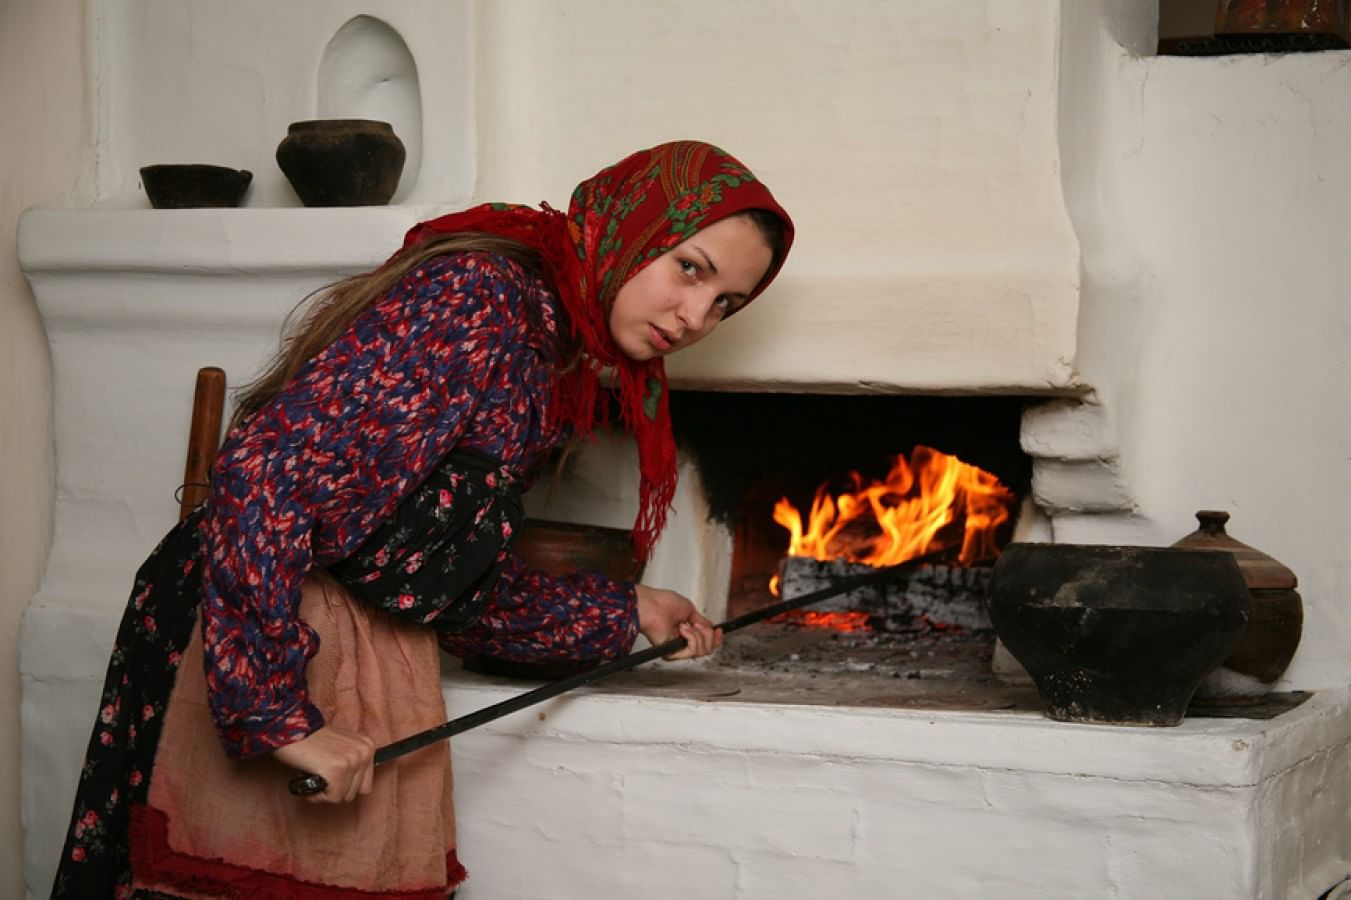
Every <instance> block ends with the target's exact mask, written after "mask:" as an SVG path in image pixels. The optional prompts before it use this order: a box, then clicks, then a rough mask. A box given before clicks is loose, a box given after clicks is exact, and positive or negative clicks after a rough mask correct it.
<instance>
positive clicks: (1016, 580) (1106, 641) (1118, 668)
mask: <svg viewBox="0 0 1351 900" xmlns="http://www.w3.org/2000/svg"><path fill="white" fill-rule="evenodd" d="M1248 610H1249V598H1248V589H1247V587H1246V586H1245V585H1244V582H1243V575H1242V573H1241V572H1240V571H1239V568H1238V564H1237V563H1236V562H1235V561H1234V558H1233V556H1232V554H1229V553H1223V552H1218V551H1212V550H1183V549H1174V548H1165V547H1106V546H1085V545H1078V544H1010V545H1009V546H1008V547H1006V548H1005V549H1004V552H1003V553H1002V554H1001V555H1000V557H999V562H998V563H996V564H995V569H994V578H993V582H992V584H991V596H990V618H991V620H992V621H993V622H994V627H995V632H996V634H998V635H999V637H1000V639H1002V640H1003V642H1004V644H1005V646H1006V647H1008V649H1009V652H1010V653H1012V654H1013V655H1014V657H1015V658H1017V660H1018V661H1019V662H1020V663H1022V664H1023V666H1024V667H1025V668H1026V669H1027V671H1028V673H1029V674H1031V676H1032V680H1033V681H1034V682H1035V683H1036V685H1037V691H1038V693H1040V694H1041V698H1042V700H1043V702H1045V704H1046V714H1047V716H1049V717H1050V718H1052V719H1057V720H1059V721H1063V722H1103V723H1110V724H1118V725H1177V724H1178V723H1179V722H1181V721H1182V717H1183V715H1184V714H1185V712H1186V710H1187V704H1188V703H1189V702H1190V701H1191V698H1192V695H1193V694H1194V693H1195V692H1196V688H1197V686H1198V685H1199V684H1200V683H1201V679H1202V678H1204V677H1205V676H1206V674H1207V673H1209V672H1210V671H1211V670H1212V669H1214V668H1216V667H1217V666H1218V665H1219V664H1220V663H1221V662H1222V661H1223V660H1224V659H1225V658H1226V657H1227V656H1228V655H1229V654H1230V653H1231V652H1232V651H1233V649H1234V647H1235V646H1237V644H1238V641H1239V637H1240V635H1241V634H1242V632H1243V627H1244V625H1245V624H1246V623H1247V621H1248Z"/></svg>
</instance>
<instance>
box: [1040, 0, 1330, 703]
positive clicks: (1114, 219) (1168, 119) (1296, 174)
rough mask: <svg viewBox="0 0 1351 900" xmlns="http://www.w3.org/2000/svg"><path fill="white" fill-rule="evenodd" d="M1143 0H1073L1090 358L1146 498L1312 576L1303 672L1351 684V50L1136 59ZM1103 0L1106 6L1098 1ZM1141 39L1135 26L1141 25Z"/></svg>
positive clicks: (1156, 526) (1172, 526) (1062, 524)
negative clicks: (1220, 517)
mask: <svg viewBox="0 0 1351 900" xmlns="http://www.w3.org/2000/svg"><path fill="white" fill-rule="evenodd" d="M1144 5H1145V4H1144V3H1141V2H1135V0H1131V2H1122V0H1105V2H1097V3H1090V2H1084V3H1081V2H1080V0H1073V2H1067V3H1066V10H1067V14H1066V18H1065V25H1066V34H1065V45H1064V46H1065V47H1066V48H1067V49H1066V51H1065V68H1064V70H1063V72H1062V75H1063V78H1062V109H1061V123H1060V129H1061V135H1062V150H1063V152H1064V154H1065V163H1066V165H1065V180H1066V196H1067V199H1068V202H1069V204H1070V208H1071V213H1072V215H1073V218H1074V222H1075V227H1076V232H1077V233H1078V234H1079V236H1080V241H1081V244H1082V246H1083V248H1084V269H1085V273H1084V293H1083V303H1082V309H1081V320H1080V323H1081V325H1080V335H1079V354H1078V360H1079V364H1080V369H1081V373H1082V375H1083V377H1084V378H1085V380H1087V381H1089V382H1090V383H1092V384H1094V385H1095V386H1096V387H1097V389H1098V394H1099V395H1100V396H1101V398H1102V399H1103V401H1104V403H1105V404H1106V405H1107V406H1108V407H1110V408H1111V409H1112V410H1113V412H1114V416H1115V419H1116V421H1117V424H1118V428H1117V431H1118V440H1119V443H1120V447H1119V452H1120V455H1121V468H1122V470H1123V472H1124V473H1125V478H1126V481H1127V483H1128V485H1129V490H1130V491H1131V494H1132V496H1133V497H1134V499H1135V503H1136V506H1137V510H1136V519H1135V521H1134V523H1132V524H1131V525H1130V526H1129V528H1128V533H1127V532H1122V533H1118V534H1116V535H1111V534H1106V535H1104V534H1103V533H1102V532H1101V531H1100V530H1099V529H1096V528H1094V527H1093V526H1092V525H1091V524H1090V523H1087V522H1082V521H1075V520H1074V519H1072V518H1066V519H1063V520H1060V521H1058V522H1057V528H1056V537H1057V539H1058V540H1062V541H1063V540H1081V539H1093V540H1098V539H1113V538H1115V539H1118V540H1120V539H1123V538H1127V537H1129V538H1130V539H1132V540H1139V541H1144V542H1155V543H1163V544H1167V543H1171V542H1172V541H1174V540H1176V539H1177V538H1179V537H1181V536H1182V535H1184V534H1186V533H1187V532H1189V531H1191V530H1192V529H1193V528H1194V527H1195V520H1194V519H1193V517H1192V513H1193V512H1194V511H1195V510H1197V509H1203V508H1216V509H1227V510H1229V511H1230V512H1231V513H1232V514H1233V519H1232V520H1231V522H1230V529H1229V530H1230V532H1231V533H1232V534H1233V535H1234V536H1236V537H1238V538H1239V539H1240V540H1243V541H1246V542H1247V543H1250V544H1252V545H1254V546H1256V547H1259V548H1261V549H1262V550H1265V551H1266V552H1268V553H1271V554H1272V555H1274V556H1276V557H1277V558H1278V559H1280V560H1282V561H1283V562H1285V563H1286V564H1287V565H1289V566H1290V567H1291V568H1292V569H1294V570H1295V572H1296V574H1297V575H1298V576H1299V578H1300V590H1301V593H1302V594H1303V596H1304V601H1305V630H1304V641H1303V644H1302V646H1301V648H1300V651H1299V654H1298V656H1297V657H1296V659H1295V661H1294V663H1293V665H1292V666H1291V668H1290V670H1289V672H1288V673H1287V676H1288V678H1287V681H1288V683H1291V684H1294V685H1297V686H1299V687H1327V686H1331V685H1335V684H1344V683H1346V682H1347V681H1348V679H1351V655H1348V654H1347V653H1346V651H1345V648H1346V646H1347V644H1348V642H1349V641H1351V611H1348V606H1347V603H1346V599H1347V596H1348V595H1349V594H1351V519H1349V518H1348V516H1347V515H1346V513H1345V510H1344V504H1345V503H1346V498H1347V497H1351V416H1349V415H1348V412H1347V409H1348V408H1347V398H1348V397H1351V308H1349V307H1348V304H1347V302H1346V285H1347V284H1348V283H1351V167H1348V166H1347V164H1346V148H1347V147H1348V146H1351V51H1338V52H1331V53H1318V54H1293V55H1289V56H1284V57H1264V56H1230V57H1212V58H1182V57H1155V56H1134V55H1131V53H1130V52H1129V51H1128V50H1126V49H1123V48H1121V47H1120V46H1119V44H1118V42H1119V41H1120V42H1123V43H1125V44H1126V46H1127V47H1132V48H1133V49H1139V45H1140V44H1141V43H1146V42H1143V41H1140V40H1139V31H1138V27H1137V26H1138V21H1136V22H1134V23H1132V21H1131V16H1130V15H1129V13H1130V12H1131V11H1132V10H1134V11H1136V12H1138V11H1139V9H1141V8H1142V7H1143V6H1144ZM1103 10H1105V11H1106V12H1107V15H1105V16H1101V17H1100V16H1099V15H1098V13H1099V12H1100V11H1103ZM1132 35H1134V37H1132Z"/></svg>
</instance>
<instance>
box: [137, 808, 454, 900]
mask: <svg viewBox="0 0 1351 900" xmlns="http://www.w3.org/2000/svg"><path fill="white" fill-rule="evenodd" d="M168 835H169V819H168V817H167V816H166V815H165V814H164V812H163V811H162V810H158V809H155V808H154V807H151V806H147V805H145V804H143V803H137V804H134V805H133V806H132V807H131V842H130V843H131V871H132V874H133V877H134V878H135V879H136V880H138V881H139V880H142V879H144V880H146V881H150V882H154V883H155V884H156V886H158V887H162V888H177V889H178V890H183V891H189V892H199V893H212V892H215V893H219V894H221V895H222V896H226V897H230V896H236V897H248V898H256V900H348V898H350V900H445V898H446V895H447V894H448V893H449V892H450V891H452V890H454V889H455V888H457V887H459V885H460V883H461V882H463V881H464V880H465V878H466V877H468V873H467V872H466V871H465V869H464V866H462V865H460V861H459V858H458V856H457V855H456V852H455V849H454V848H453V847H452V848H451V849H450V851H449V852H448V853H447V854H446V883H445V884H444V885H437V886H435V887H427V888H412V889H409V890H400V891H366V890H361V889H359V888H345V887H339V886H337V885H332V884H322V883H319V882H315V881H301V880H299V879H296V878H292V877H290V876H287V875H279V874H276V873H274V872H264V871H261V870H259V869H250V868H248V867H246V866H240V865H237V864H235V863H228V862H225V861H224V860H221V859H203V858H201V857H197V856H190V855H188V854H186V853H179V852H178V851H176V850H174V849H173V848H172V847H170V846H169V840H168Z"/></svg>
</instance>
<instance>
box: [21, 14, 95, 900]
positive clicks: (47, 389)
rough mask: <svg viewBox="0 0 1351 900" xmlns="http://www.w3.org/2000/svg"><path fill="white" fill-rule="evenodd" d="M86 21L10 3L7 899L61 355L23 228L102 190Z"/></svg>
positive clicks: (48, 520)
mask: <svg viewBox="0 0 1351 900" xmlns="http://www.w3.org/2000/svg"><path fill="white" fill-rule="evenodd" d="M84 25H85V11H84V8H83V5H82V4H80V3H47V2H45V0H7V2H4V3H0V122H3V123H4V125H3V127H0V897H22V896H23V846H24V823H23V821H22V820H21V816H20V810H21V803H20V799H21V782H20V735H21V733H22V732H21V727H20V687H21V685H20V679H19V643H20V634H21V632H20V621H21V619H22V616H23V614H24V610H25V608H26V607H27V606H28V602H29V600H30V599H31V598H32V596H33V593H34V592H35V591H36V590H37V588H38V582H39V579H40V578H41V576H42V570H43V567H44V565H45V563H46V556H47V548H48V546H49V544H50V542H51V533H52V506H53V496H52V479H53V477H54V466H53V463H52V432H51V428H52V424H51V400H52V393H51V392H52V389H51V360H50V357H49V356H48V352H47V341H46V337H45V335H44V334H43V326H42V322H41V319H40V318H39V316H38V311H37V307H36V306H35V305H34V302H33V296H32V294H31V293H30V291H29V289H28V285H27V284H25V283H24V279H23V273H22V272H21V271H20V268H19V260H18V258H17V255H16V252H15V231H16V229H17V223H18V218H19V214H20V213H21V212H22V211H23V209H24V208H25V207H27V206H29V205H31V204H34V203H46V204H59V203H65V202H76V203H79V202H87V201H88V200H89V199H90V198H91V197H92V190H91V187H92V175H93V154H92V134H91V129H90V125H89V117H88V116H87V115H86V113H87V111H88V108H89V100H88V87H89V77H88V73H87V71H86V67H85V65H84V59H83V57H84V46H85V44H84V41H85V35H84ZM54 110H59V111H60V114H54V113H53V111H54Z"/></svg>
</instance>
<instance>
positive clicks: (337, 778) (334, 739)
mask: <svg viewBox="0 0 1351 900" xmlns="http://www.w3.org/2000/svg"><path fill="white" fill-rule="evenodd" d="M272 757H273V758H274V759H276V760H277V761H278V762H280V763H282V764H283V765H287V766H290V767H291V768H293V769H298V770H300V771H301V772H305V773H307V774H310V775H319V776H322V777H323V779H324V780H325V781H327V782H328V787H327V788H326V789H325V790H324V791H323V793H320V794H314V795H313V796H311V797H308V798H307V799H308V800H309V801H310V802H311V803H347V802H350V801H352V800H355V799H356V798H357V796H358V795H359V794H369V793H370V792H371V783H372V781H373V780H374V778H375V742H374V741H372V740H371V739H370V738H368V737H366V736H365V735H363V734H358V733H357V732H355V731H348V730H347V729H345V728H338V727H337V726H334V725H325V726H324V727H323V728H320V729H319V730H318V731H316V732H314V733H313V734H311V735H309V736H308V737H304V738H301V739H300V740H298V741H296V742H295V743H294V744H287V745H286V746H285V747H278V748H277V749H276V750H273V751H272Z"/></svg>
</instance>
